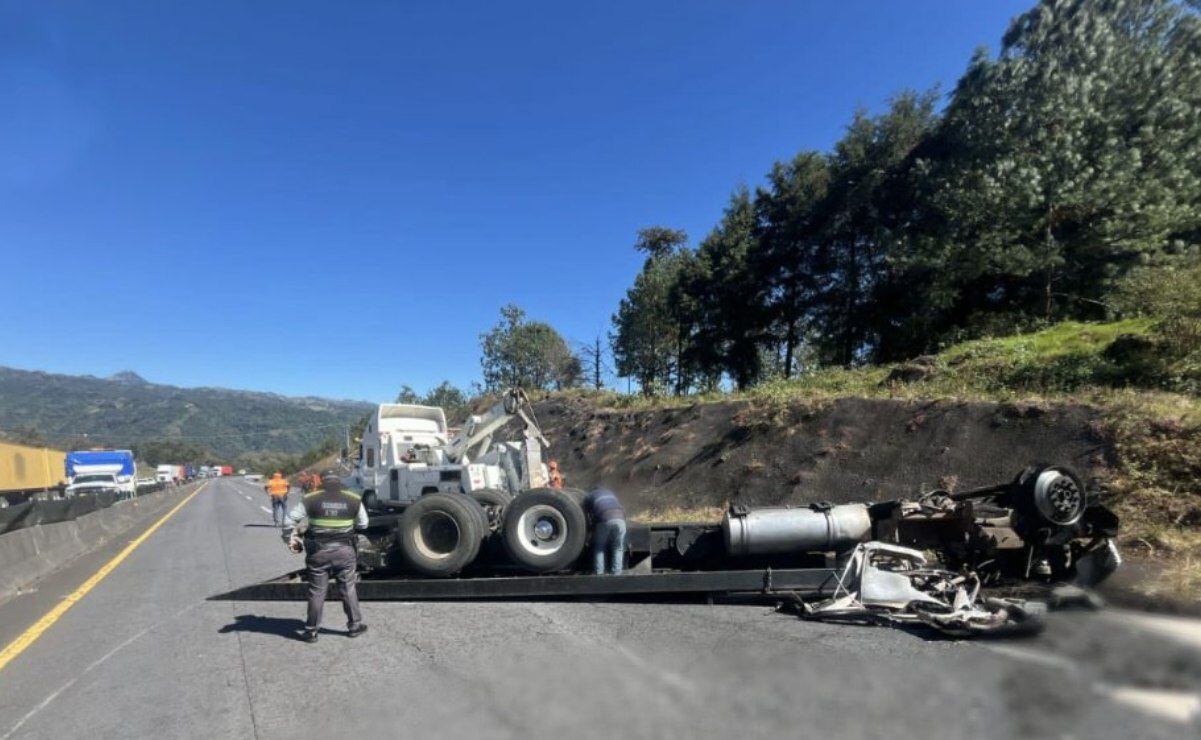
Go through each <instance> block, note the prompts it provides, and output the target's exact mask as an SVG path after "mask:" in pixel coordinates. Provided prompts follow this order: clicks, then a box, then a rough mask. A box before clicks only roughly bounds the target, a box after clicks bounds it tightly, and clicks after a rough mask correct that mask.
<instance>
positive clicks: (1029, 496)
mask: <svg viewBox="0 0 1201 740" xmlns="http://www.w3.org/2000/svg"><path fill="white" fill-rule="evenodd" d="M1014 484H1015V487H1016V488H1017V489H1018V491H1019V499H1018V502H1017V506H1018V508H1019V509H1022V510H1024V511H1025V512H1026V513H1027V514H1030V515H1032V516H1034V517H1035V518H1036V519H1039V520H1041V521H1043V522H1044V523H1046V524H1050V525H1054V526H1058V527H1068V526H1071V525H1073V524H1075V523H1076V522H1078V521H1080V518H1081V517H1082V516H1084V510H1085V508H1086V507H1087V506H1088V492H1087V488H1085V485H1084V481H1082V480H1081V479H1080V476H1079V474H1077V473H1076V471H1075V470H1072V469H1071V468H1069V467H1066V466H1063V465H1047V464H1045V463H1040V464H1035V465H1031V466H1030V467H1028V468H1026V469H1025V470H1023V471H1022V472H1021V474H1020V475H1018V477H1017V480H1015V481H1014Z"/></svg>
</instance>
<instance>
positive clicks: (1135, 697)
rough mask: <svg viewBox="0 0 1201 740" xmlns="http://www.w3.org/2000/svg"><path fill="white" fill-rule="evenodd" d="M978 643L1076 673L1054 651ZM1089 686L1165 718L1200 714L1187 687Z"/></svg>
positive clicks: (1198, 699) (1200, 699) (1199, 699)
mask: <svg viewBox="0 0 1201 740" xmlns="http://www.w3.org/2000/svg"><path fill="white" fill-rule="evenodd" d="M980 647H983V648H984V649H986V650H989V651H991V652H994V653H997V654H998V655H1004V656H1006V657H1009V658H1012V659H1014V660H1019V661H1022V662H1025V663H1034V664H1037V665H1041V666H1044V667H1047V668H1055V669H1058V670H1061V671H1064V672H1065V673H1071V674H1074V675H1079V674H1080V668H1079V667H1078V666H1077V665H1076V664H1075V663H1072V662H1071V661H1070V660H1068V659H1067V658H1064V657H1061V656H1058V655H1050V654H1047V653H1037V652H1035V651H1033V650H1025V649H1023V648H1016V647H1012V646H1009V645H987V644H982V645H981V646H980ZM1092 689H1093V691H1094V692H1095V693H1097V694H1100V695H1102V696H1104V697H1105V698H1107V699H1110V700H1111V701H1114V702H1117V703H1119V704H1122V705H1124V706H1126V707H1129V708H1130V709H1134V710H1136V711H1139V712H1142V713H1143V714H1147V715H1151V716H1153V717H1156V718H1158V719H1162V720H1167V721H1168V722H1176V723H1180V724H1185V723H1188V722H1192V721H1193V720H1194V719H1196V718H1197V717H1201V696H1198V695H1197V694H1194V693H1190V692H1187V691H1169V690H1167V689H1146V688H1140V687H1138V686H1111V685H1108V684H1103V683H1094V684H1093V686H1092Z"/></svg>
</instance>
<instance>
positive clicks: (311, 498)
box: [304, 491, 363, 542]
mask: <svg viewBox="0 0 1201 740" xmlns="http://www.w3.org/2000/svg"><path fill="white" fill-rule="evenodd" d="M362 506H363V502H362V501H361V500H360V499H359V496H358V494H356V493H354V492H353V491H333V492H330V491H317V492H316V493H310V494H308V495H307V496H305V497H304V513H305V516H306V517H308V520H309V528H308V530H307V531H306V532H305V536H306V537H311V538H313V539H315V540H317V541H318V542H337V541H343V542H354V523H355V520H356V519H358V516H359V509H360V508H362Z"/></svg>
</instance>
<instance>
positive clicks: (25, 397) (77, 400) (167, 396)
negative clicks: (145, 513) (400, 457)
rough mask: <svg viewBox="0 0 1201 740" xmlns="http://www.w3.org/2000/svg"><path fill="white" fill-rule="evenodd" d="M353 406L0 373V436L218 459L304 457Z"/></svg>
mask: <svg viewBox="0 0 1201 740" xmlns="http://www.w3.org/2000/svg"><path fill="white" fill-rule="evenodd" d="M371 408H372V406H371V405H370V404H367V403H363V402H357V401H331V400H328V399H322V398H289V397H286V396H280V395H276V394H272V393H255V392H248V391H235V390H227V389H223V388H176V387H174V386H168V385H158V384H154V383H148V382H146V381H145V380H143V379H141V378H140V377H138V376H137V375H135V374H133V373H120V374H118V375H117V376H114V377H113V378H109V379H102V378H94V377H91V376H72V375H55V374H51V373H43V372H30V371H25V370H15V369H12V368H3V367H0V429H4V430H13V429H33V430H36V431H37V432H38V433H39V434H41V435H42V436H44V437H45V438H47V439H48V440H49V441H50V442H51V443H55V444H63V443H66V442H68V441H69V440H71V439H73V438H78V437H79V436H80V435H83V434H86V435H87V439H88V440H89V441H91V442H92V443H93V444H103V445H110V446H134V445H138V444H140V443H145V442H150V441H159V440H164V439H166V440H173V439H177V440H181V441H186V442H189V443H195V444H198V445H202V446H204V447H207V448H209V449H211V450H212V451H213V452H214V453H216V454H217V455H220V456H222V457H227V458H228V457H234V456H236V455H239V454H242V453H246V452H257V451H265V450H271V451H279V452H289V453H297V452H302V451H305V450H308V449H310V448H312V447H313V446H315V445H317V444H318V443H320V442H321V441H322V440H324V439H326V438H327V437H329V436H331V435H340V434H341V433H342V430H343V429H344V428H345V427H346V426H348V425H351V424H353V423H354V422H355V421H357V420H358V419H359V418H361V417H362V416H363V414H365V413H366V412H367V411H368V410H370V409H371Z"/></svg>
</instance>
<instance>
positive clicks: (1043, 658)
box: [980, 643, 1077, 673]
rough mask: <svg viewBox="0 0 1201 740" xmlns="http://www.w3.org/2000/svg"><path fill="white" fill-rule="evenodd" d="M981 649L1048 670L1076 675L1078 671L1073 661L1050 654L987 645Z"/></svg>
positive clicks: (982, 645) (983, 644)
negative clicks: (1054, 669)
mask: <svg viewBox="0 0 1201 740" xmlns="http://www.w3.org/2000/svg"><path fill="white" fill-rule="evenodd" d="M980 647H982V648H984V649H985V650H990V651H992V652H994V653H997V654H998V655H1004V656H1005V657H1007V658H1012V659H1014V660H1020V661H1023V662H1025V663H1034V664H1036V665H1041V666H1044V667H1046V668H1058V669H1059V670H1061V671H1067V672H1069V673H1075V672H1076V670H1077V669H1076V666H1075V664H1073V663H1072V661H1070V660H1068V659H1067V658H1063V657H1060V656H1058V655H1052V654H1050V653H1039V652H1035V651H1033V650H1026V649H1024V648H1018V647H1013V646H1011V645H989V644H986V643H981V645H980Z"/></svg>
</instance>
